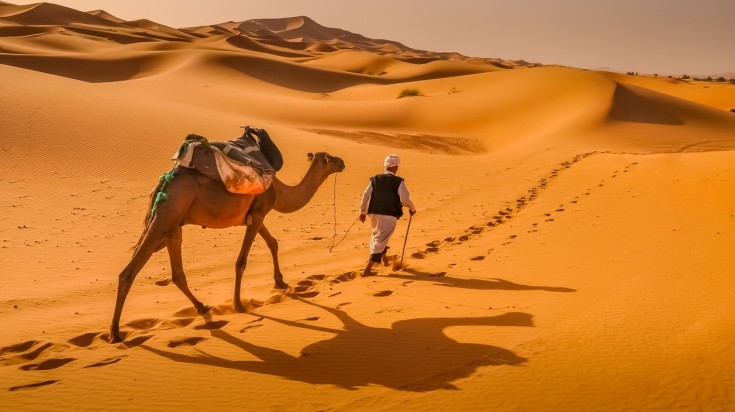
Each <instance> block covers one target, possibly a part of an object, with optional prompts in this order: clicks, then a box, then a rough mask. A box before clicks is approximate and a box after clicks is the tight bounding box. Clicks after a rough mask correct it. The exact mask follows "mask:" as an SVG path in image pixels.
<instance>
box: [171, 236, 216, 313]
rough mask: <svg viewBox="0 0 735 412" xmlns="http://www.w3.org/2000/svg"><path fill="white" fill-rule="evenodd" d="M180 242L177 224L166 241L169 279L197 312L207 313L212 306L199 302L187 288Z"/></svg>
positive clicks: (180, 237)
mask: <svg viewBox="0 0 735 412" xmlns="http://www.w3.org/2000/svg"><path fill="white" fill-rule="evenodd" d="M181 242H182V234H181V226H177V227H176V229H174V230H173V233H172V234H171V237H169V238H168V242H167V243H166V248H167V249H168V256H169V258H170V259H171V280H172V281H173V283H174V284H175V285H176V286H178V287H179V289H180V290H181V291H182V292H184V295H186V297H187V298H189V300H190V301H191V303H192V304H194V307H195V308H196V310H197V312H199V313H200V314H205V313H208V312H209V310H210V309H212V307H211V306H207V305H205V304H203V303H202V302H200V301H199V300H198V299H197V298H195V297H194V294H193V293H191V290H189V285H188V284H187V282H186V275H185V274H184V263H183V261H182V259H181Z"/></svg>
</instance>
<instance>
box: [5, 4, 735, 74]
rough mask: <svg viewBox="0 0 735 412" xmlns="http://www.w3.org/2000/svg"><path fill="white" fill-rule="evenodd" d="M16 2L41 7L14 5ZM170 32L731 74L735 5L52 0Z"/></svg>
mask: <svg viewBox="0 0 735 412" xmlns="http://www.w3.org/2000/svg"><path fill="white" fill-rule="evenodd" d="M8 1H10V2H11V3H15V4H29V3H35V1H20V0H15V1H14V0H8ZM51 3H56V4H61V5H64V6H68V7H72V8H74V9H77V10H82V11H88V10H94V9H104V10H106V11H107V12H109V13H112V14H114V15H116V16H117V17H120V18H122V19H126V20H135V19H140V18H147V19H150V20H154V21H156V22H158V23H162V24H165V25H167V26H172V27H187V26H200V25H207V24H214V23H222V22H225V21H231V20H234V21H242V20H248V19H255V18H273V17H292V16H300V15H305V16H309V17H311V18H312V19H314V20H316V21H317V22H318V23H320V24H322V25H324V26H328V27H338V28H342V29H345V30H349V31H351V32H354V33H359V34H362V35H364V36H367V37H373V38H383V39H390V40H395V41H399V42H401V43H404V44H405V45H407V46H410V47H413V48H418V49H425V50H432V51H456V52H459V53H462V54H465V55H468V56H475V57H500V58H503V59H524V60H528V61H532V62H540V63H547V64H563V65H568V66H575V67H583V68H612V69H615V70H619V71H636V72H640V73H659V74H684V73H686V74H694V75H696V74H715V73H723V72H735V0H699V1H686V2H685V1H683V0H597V1H596V0H555V1H551V0H549V1H540V0H538V1H531V0H503V1H501V0H452V1H444V0H431V1H428V0H360V1H347V0H258V1H250V0H206V1H203V0H116V1H111V0H56V1H51Z"/></svg>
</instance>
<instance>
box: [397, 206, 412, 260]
mask: <svg viewBox="0 0 735 412" xmlns="http://www.w3.org/2000/svg"><path fill="white" fill-rule="evenodd" d="M411 218H413V215H408V227H407V228H406V238H405V239H404V240H403V250H402V251H401V264H400V266H399V267H400V268H401V269H403V254H404V253H406V242H408V230H409V229H411Z"/></svg>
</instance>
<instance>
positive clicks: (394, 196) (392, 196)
mask: <svg viewBox="0 0 735 412" xmlns="http://www.w3.org/2000/svg"><path fill="white" fill-rule="evenodd" d="M401 182H403V179H402V178H400V177H398V176H394V175H392V174H388V173H383V174H379V175H375V176H373V177H372V178H371V179H370V185H371V186H372V187H373V194H372V195H371V196H370V205H369V206H368V214H371V215H388V216H395V217H396V218H399V217H401V216H403V205H402V204H401V198H400V196H398V187H399V186H400V185H401Z"/></svg>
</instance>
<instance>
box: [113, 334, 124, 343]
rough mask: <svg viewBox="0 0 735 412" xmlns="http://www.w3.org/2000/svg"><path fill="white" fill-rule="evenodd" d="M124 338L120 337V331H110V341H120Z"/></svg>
mask: <svg viewBox="0 0 735 412" xmlns="http://www.w3.org/2000/svg"><path fill="white" fill-rule="evenodd" d="M122 341H123V339H122V338H121V337H120V334H119V333H115V332H110V343H120V342H122Z"/></svg>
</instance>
